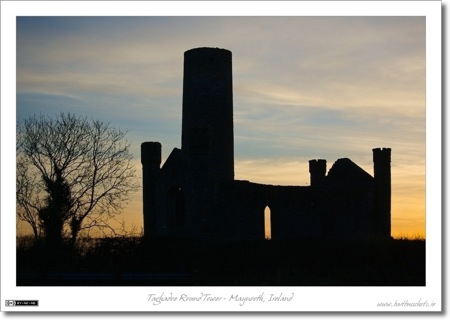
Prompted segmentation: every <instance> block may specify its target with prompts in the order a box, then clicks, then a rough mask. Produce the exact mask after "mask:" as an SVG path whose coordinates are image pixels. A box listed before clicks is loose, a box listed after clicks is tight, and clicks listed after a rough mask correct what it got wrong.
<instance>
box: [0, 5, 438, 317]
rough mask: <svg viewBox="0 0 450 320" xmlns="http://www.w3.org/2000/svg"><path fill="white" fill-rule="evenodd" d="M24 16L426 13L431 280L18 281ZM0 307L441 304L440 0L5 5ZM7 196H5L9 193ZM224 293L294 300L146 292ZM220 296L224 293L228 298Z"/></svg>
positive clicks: (233, 307)
mask: <svg viewBox="0 0 450 320" xmlns="http://www.w3.org/2000/svg"><path fill="white" fill-rule="evenodd" d="M19 15H21V16H23V15H33V16H34V15H47V16H48V15H99V16H101V15H111V16H114V15H120V16H128V15H129V16H133V15H170V16H185V15H197V16H198V15H205V16H208V15H221V16H227V15H240V16H243V15H246V16H260V15H267V16H276V15H280V16H283V15H290V16H293V15H299V16H300V15H301V16H304V15H320V16H374V15H381V16H383V15H384V16H386V15H389V16H426V29H427V30H426V37H427V38H426V39H427V40H426V46H427V48H426V105H427V108H426V128H427V131H426V155H427V162H426V210H427V219H426V221H427V225H426V229H427V232H426V234H427V241H426V250H427V251H426V253H427V262H426V286H424V287H168V288H164V287H16V285H15V282H16V270H15V258H16V252H15V242H16V239H15V225H16V217H15V215H14V214H11V213H12V212H15V199H14V197H13V196H12V195H10V194H9V193H10V192H11V189H13V187H12V186H14V185H15V170H14V169H13V168H15V159H14V155H15V140H14V139H13V138H12V135H14V132H15V123H16V121H15V120H16V119H15V112H14V111H13V110H14V108H13V106H15V102H16V96H15V92H16V85H15V65H16V64H15V61H16V56H15V27H16V16H19ZM1 43H2V46H1V47H2V56H1V69H2V71H1V77H2V78H1V79H2V81H1V86H2V87H1V88H2V89H1V93H2V94H1V133H2V134H1V155H2V159H1V160H2V166H1V187H2V188H1V190H2V201H1V224H0V225H1V237H2V238H1V240H2V241H1V286H2V290H1V301H0V304H1V310H2V311H9V312H16V311H21V312H28V311H31V312H36V311H72V312H78V311H104V312H118V311H128V312H136V311H170V312H173V311H214V312H218V311H226V312H230V311H233V312H243V311H258V312H261V311H320V312H326V311H333V312H336V311H384V312H386V311H388V312H405V311H420V312H422V311H441V310H442V304H443V302H442V301H441V299H442V296H441V292H442V287H441V274H442V272H441V271H442V270H441V263H442V261H441V252H442V251H441V240H442V235H441V230H442V229H441V212H442V205H441V204H442V202H441V191H442V190H441V173H442V172H441V159H442V155H441V82H440V81H441V2H440V1H380V2H378V1H367V2H366V1H357V2H356V1H315V2H312V1H311V2H307V1H305V2H296V1H286V2H285V1H283V2H281V1H277V2H273V1H268V2H259V1H258V2H252V1H244V2H225V1H224V2H202V1H199V2H187V1H179V2H170V1H169V2H156V1H155V2H126V3H123V2H108V3H106V2H91V1H86V2H83V1H82V2H38V1H30V2H25V1H19V2H5V1H2V3H1ZM6 193H8V194H6ZM163 292H164V293H165V295H166V296H167V295H170V293H172V295H173V296H174V297H179V296H180V295H181V294H188V295H189V296H200V295H201V294H202V293H207V294H211V295H212V296H218V297H224V298H227V297H230V296H231V295H233V294H234V295H236V294H239V295H240V296H248V297H252V296H258V295H259V294H261V293H262V292H264V294H265V297H266V299H267V298H268V296H269V294H270V293H274V294H279V293H283V295H284V296H287V297H290V296H291V293H294V298H293V299H292V300H291V302H289V303H287V302H284V303H256V302H246V303H245V304H244V305H243V306H241V305H240V304H239V303H237V302H235V301H228V302H210V303H196V302H191V303H180V302H172V303H169V302H165V303H161V304H159V305H154V304H152V303H150V302H148V301H147V299H148V295H149V294H152V293H154V294H157V295H160V294H161V293H163ZM13 299H17V300H39V307H14V308H6V307H5V300H13ZM405 300H408V301H409V302H418V301H419V300H420V301H421V302H424V301H425V300H426V301H427V302H434V303H435V305H434V306H433V307H431V306H430V307H427V308H423V307H422V308H421V307H399V308H380V307H377V303H378V302H395V301H397V302H402V301H405ZM222 301H223V300H222Z"/></svg>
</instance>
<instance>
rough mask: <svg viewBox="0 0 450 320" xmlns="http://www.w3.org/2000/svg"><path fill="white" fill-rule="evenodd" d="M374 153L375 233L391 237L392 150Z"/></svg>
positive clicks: (381, 150) (381, 149)
mask: <svg viewBox="0 0 450 320" xmlns="http://www.w3.org/2000/svg"><path fill="white" fill-rule="evenodd" d="M372 151H373V176H374V213H373V214H374V221H373V227H374V233H375V235H377V236H382V237H390V236H391V149H390V148H375V149H373V150H372Z"/></svg>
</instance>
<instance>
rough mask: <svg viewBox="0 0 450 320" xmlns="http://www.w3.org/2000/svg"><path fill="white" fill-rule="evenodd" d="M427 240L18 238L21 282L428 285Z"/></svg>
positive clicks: (18, 266) (34, 283) (136, 284)
mask: <svg viewBox="0 0 450 320" xmlns="http://www.w3.org/2000/svg"><path fill="white" fill-rule="evenodd" d="M425 259H426V256H425V240H420V239H418V240H406V239H400V240H383V241H382V240H378V241H375V240H359V241H356V240H343V239H341V240H338V239H330V240H327V239H297V240H295V241H275V240H270V241H268V240H261V241H258V242H246V243H211V242H199V241H189V240H187V239H176V238H167V239H153V240H148V241H145V240H144V239H142V238H140V237H128V238H101V239H80V240H79V241H78V243H77V245H76V246H75V248H73V249H67V248H65V249H61V250H60V251H59V252H57V253H54V252H49V251H48V250H47V249H46V246H45V245H44V243H43V242H39V241H38V242H36V241H33V240H32V239H29V238H20V239H18V244H17V285H19V286H20V285H31V286H33V285H39V286H45V285H52V286H55V285H64V286H67V285H69V286H71V285H73V286H83V285H89V286H95V285H102V286H105V285H106V286H108V285H111V286H121V285H128V286H130V285H131V286H151V285H162V286H171V285H176V286H196V285H201V286H424V285H425V283H426V282H425Z"/></svg>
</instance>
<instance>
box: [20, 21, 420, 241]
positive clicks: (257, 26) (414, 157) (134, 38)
mask: <svg viewBox="0 0 450 320" xmlns="http://www.w3.org/2000/svg"><path fill="white" fill-rule="evenodd" d="M16 28H17V30H16V40H17V44H16V58H17V61H16V117H17V120H18V121H21V120H23V119H25V118H27V117H29V116H31V115H33V114H45V115H50V116H53V115H57V114H59V113H60V112H61V111H62V112H70V113H75V114H79V115H83V116H92V117H94V118H98V119H100V120H104V121H106V122H110V123H111V124H113V125H114V126H117V127H120V128H121V129H124V130H127V131H128V133H127V138H128V139H129V140H130V141H131V143H132V147H131V152H132V153H133V155H134V163H135V167H136V170H137V172H138V174H139V176H140V173H141V165H140V152H139V150H140V144H141V143H142V142H144V141H159V142H161V143H162V146H163V162H164V160H165V159H166V158H167V157H168V155H169V154H170V152H171V151H172V149H173V148H180V147H181V115H182V109H181V103H182V81H183V53H184V51H186V50H189V49H192V48H196V47H219V48H225V49H228V50H230V51H231V52H232V55H233V90H234V91H233V103H234V135H235V136H234V144H235V151H234V153H235V179H239V180H250V181H252V182H258V183H267V184H275V185H301V186H304V185H309V172H308V160H310V159H318V158H320V159H326V160H327V169H329V168H330V167H331V166H332V164H333V163H334V162H335V161H336V160H337V159H339V158H350V159H351V160H352V161H354V162H355V163H356V164H358V165H359V166H360V167H362V168H363V169H364V170H366V171H367V172H368V173H370V174H372V175H373V162H372V149H373V148H377V147H390V148H392V163H391V166H392V235H393V236H409V237H415V236H421V237H425V236H426V234H425V226H426V225H425V220H426V219H425V151H426V145H425V138H426V134H425V133H426V127H425V120H426V119H425V113H426V100H425V98H426V95H425V89H426V87H425V85H426V81H425V80H426V77H425V72H426V68H425V62H426V61H425V53H426V50H425V49H426V37H425V17H420V16H417V17H406V16H379V17H377V16H364V17H358V16H354V17H351V16H346V17H339V16H336V17H300V16H292V17H281V16H278V17H260V16H258V17H246V16H235V17H208V16H204V17H192V16H190V17H183V16H181V17H164V16H159V17H155V16H154V17H151V16H148V17H18V18H17V20H16ZM120 219H124V220H125V222H126V224H127V225H128V226H129V227H131V226H135V227H136V228H138V229H140V228H141V227H142V194H141V191H138V192H137V193H135V194H133V196H132V199H131V201H130V203H129V204H128V206H127V207H126V208H125V210H124V211H123V214H122V215H121V217H120ZM18 228H19V232H24V231H26V228H25V226H21V225H19V226H18Z"/></svg>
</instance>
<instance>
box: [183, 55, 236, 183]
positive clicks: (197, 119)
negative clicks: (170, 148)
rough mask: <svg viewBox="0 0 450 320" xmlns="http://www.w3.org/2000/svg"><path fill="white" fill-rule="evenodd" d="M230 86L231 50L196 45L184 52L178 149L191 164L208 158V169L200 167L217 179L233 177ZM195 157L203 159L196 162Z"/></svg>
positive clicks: (202, 162) (231, 95) (231, 89)
mask: <svg viewBox="0 0 450 320" xmlns="http://www.w3.org/2000/svg"><path fill="white" fill-rule="evenodd" d="M232 86H233V83H232V64H231V51H229V50H225V49H219V48H196V49H191V50H188V51H186V52H185V53H184V76H183V122H182V136H181V149H182V150H183V152H185V153H186V154H187V155H188V156H189V157H190V158H191V164H192V165H193V166H196V165H197V166H200V165H204V164H205V160H206V159H205V157H207V161H206V162H207V166H208V168H201V169H202V170H203V172H207V175H208V177H210V178H212V179H217V180H233V179H234V141H233V139H234V138H233V88H232ZM206 154H207V156H206ZM197 156H199V157H201V159H202V160H201V161H200V160H199V161H198V164H196V163H197V161H196V157H197ZM200 163H201V164H200ZM193 169H194V171H197V170H195V168H193Z"/></svg>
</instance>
